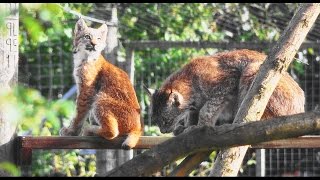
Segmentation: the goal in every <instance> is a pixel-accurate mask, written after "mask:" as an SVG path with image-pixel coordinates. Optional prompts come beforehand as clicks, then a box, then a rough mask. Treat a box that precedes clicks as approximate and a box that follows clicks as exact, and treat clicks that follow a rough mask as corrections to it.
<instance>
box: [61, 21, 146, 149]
mask: <svg viewBox="0 0 320 180" xmlns="http://www.w3.org/2000/svg"><path fill="white" fill-rule="evenodd" d="M106 36H107V26H106V25H105V24H103V25H102V26H101V27H100V28H98V29H93V28H89V27H87V25H86V23H85V22H84V20H83V19H79V21H78V22H77V24H76V26H75V31H74V41H73V45H74V49H73V53H74V55H73V58H74V59H73V61H74V70H73V76H74V78H75V81H76V84H77V88H78V91H77V101H76V103H77V109H76V111H77V113H76V117H75V118H74V119H73V121H72V122H71V124H70V126H69V127H68V128H62V129H61V130H60V135H66V136H76V135H79V134H80V132H81V129H82V126H83V123H84V121H85V119H86V118H87V117H88V114H89V111H91V112H90V114H91V115H93V117H94V118H93V119H94V120H95V121H96V124H98V125H99V126H96V125H92V126H90V127H88V128H86V129H84V132H83V135H98V136H102V137H104V138H106V139H113V138H115V137H117V136H119V135H120V136H121V135H128V137H127V138H126V140H125V141H124V142H123V144H122V148H123V149H130V148H132V147H134V146H135V145H136V143H137V142H138V140H139V137H140V135H141V132H142V127H141V122H140V106H139V103H138V100H137V97H136V94H135V91H134V88H133V86H132V85H131V82H130V80H129V77H128V75H127V74H126V73H125V72H124V71H122V70H121V69H119V68H117V67H116V66H114V65H112V64H111V63H109V62H108V61H106V60H105V59H104V58H103V56H102V55H101V51H102V50H103V49H104V48H105V46H106Z"/></svg>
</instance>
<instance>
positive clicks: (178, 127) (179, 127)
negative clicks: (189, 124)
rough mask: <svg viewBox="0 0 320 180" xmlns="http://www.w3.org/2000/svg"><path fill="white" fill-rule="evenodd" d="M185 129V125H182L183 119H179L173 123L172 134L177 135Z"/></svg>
mask: <svg viewBox="0 0 320 180" xmlns="http://www.w3.org/2000/svg"><path fill="white" fill-rule="evenodd" d="M185 129H186V127H185V126H184V120H183V119H180V120H178V121H177V123H176V124H175V125H174V129H173V134H174V135H175V136H177V135H179V134H181V133H182V132H183V131H184V130H185Z"/></svg>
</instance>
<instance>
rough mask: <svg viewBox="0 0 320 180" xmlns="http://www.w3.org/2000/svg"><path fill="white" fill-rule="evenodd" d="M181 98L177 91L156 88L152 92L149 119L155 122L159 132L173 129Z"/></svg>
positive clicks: (179, 111) (180, 109) (179, 109)
mask: <svg viewBox="0 0 320 180" xmlns="http://www.w3.org/2000/svg"><path fill="white" fill-rule="evenodd" d="M182 99H183V98H182V96H181V94H179V93H178V92H172V91H171V92H164V91H158V90H156V91H155V92H154V93H153V94H152V103H151V104H152V106H151V119H152V121H154V122H155V123H157V125H158V126H159V128H160V131H161V133H170V132H172V131H173V128H174V124H175V119H176V117H178V116H179V115H180V114H181V112H182V108H181V105H182Z"/></svg>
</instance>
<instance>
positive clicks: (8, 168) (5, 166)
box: [0, 162, 21, 176]
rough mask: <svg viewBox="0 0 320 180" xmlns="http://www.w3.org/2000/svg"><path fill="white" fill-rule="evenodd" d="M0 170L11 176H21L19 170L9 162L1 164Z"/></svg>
mask: <svg viewBox="0 0 320 180" xmlns="http://www.w3.org/2000/svg"><path fill="white" fill-rule="evenodd" d="M0 169H2V170H4V171H6V172H8V173H9V174H10V175H12V176H21V172H20V169H19V168H18V167H17V166H16V165H14V164H12V163H10V162H1V163H0Z"/></svg>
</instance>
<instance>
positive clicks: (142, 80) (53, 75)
mask: <svg viewBox="0 0 320 180" xmlns="http://www.w3.org/2000/svg"><path fill="white" fill-rule="evenodd" d="M217 51H222V49H220V50H217V49H192V48H179V49H177V48H176V49H168V50H159V49H145V50H139V51H135V57H134V61H135V79H134V87H135V90H136V92H137V96H138V99H139V102H140V105H141V109H142V113H143V119H144V122H145V125H148V126H149V127H150V126H152V125H155V124H153V122H152V121H151V118H150V116H149V103H150V102H149V100H148V96H147V94H146V93H145V92H144V90H143V84H145V85H146V86H148V87H152V88H157V87H159V86H160V85H161V83H162V82H163V80H164V79H165V78H166V77H168V76H169V75H170V74H171V73H173V72H174V71H176V70H177V69H178V68H180V67H181V66H182V65H184V64H185V63H187V62H188V61H189V60H190V59H191V58H192V57H194V56H199V55H205V54H213V53H215V52H217ZM70 52H71V51H69V50H68V49H66V48H65V47H64V45H63V44H62V41H61V40H56V41H48V42H47V43H44V44H41V45H40V46H38V47H37V49H36V51H34V52H32V53H24V54H20V66H19V80H20V83H24V84H26V85H28V86H29V87H33V88H35V89H38V90H40V91H41V93H42V95H44V96H45V97H47V98H48V99H59V98H61V97H62V95H63V94H64V93H66V92H67V91H68V90H69V89H70V88H71V87H72V86H73V85H74V81H73V79H72V68H73V65H72V53H70ZM319 54H320V50H319V49H313V50H312V51H311V50H310V49H308V48H306V49H303V50H301V51H300V52H299V53H298V55H297V57H296V61H295V62H294V64H295V65H294V66H292V67H291V68H290V70H289V72H290V74H291V75H292V77H293V78H294V79H295V80H296V81H297V82H298V83H299V84H300V86H301V87H302V89H303V90H304V91H305V96H306V111H310V110H314V109H315V108H316V107H317V106H318V105H319V101H320V96H319V90H320V79H319V75H320V74H319V73H320V72H319V70H320V62H319V61H320V55H319ZM258 151H260V150H256V149H250V150H249V151H248V152H247V155H246V157H245V160H244V162H243V165H242V170H241V172H240V173H239V176H319V175H320V168H319V167H320V166H319V163H320V150H319V149H303V148H302V149H266V150H265V151H263V153H264V155H263V157H264V158H261V152H259V153H258ZM257 156H259V157H257ZM166 168H167V169H168V168H169V169H170V166H168V167H166ZM261 168H262V170H261ZM165 172H167V171H165V170H164V171H163V172H162V174H163V175H165V174H164V173H165Z"/></svg>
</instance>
